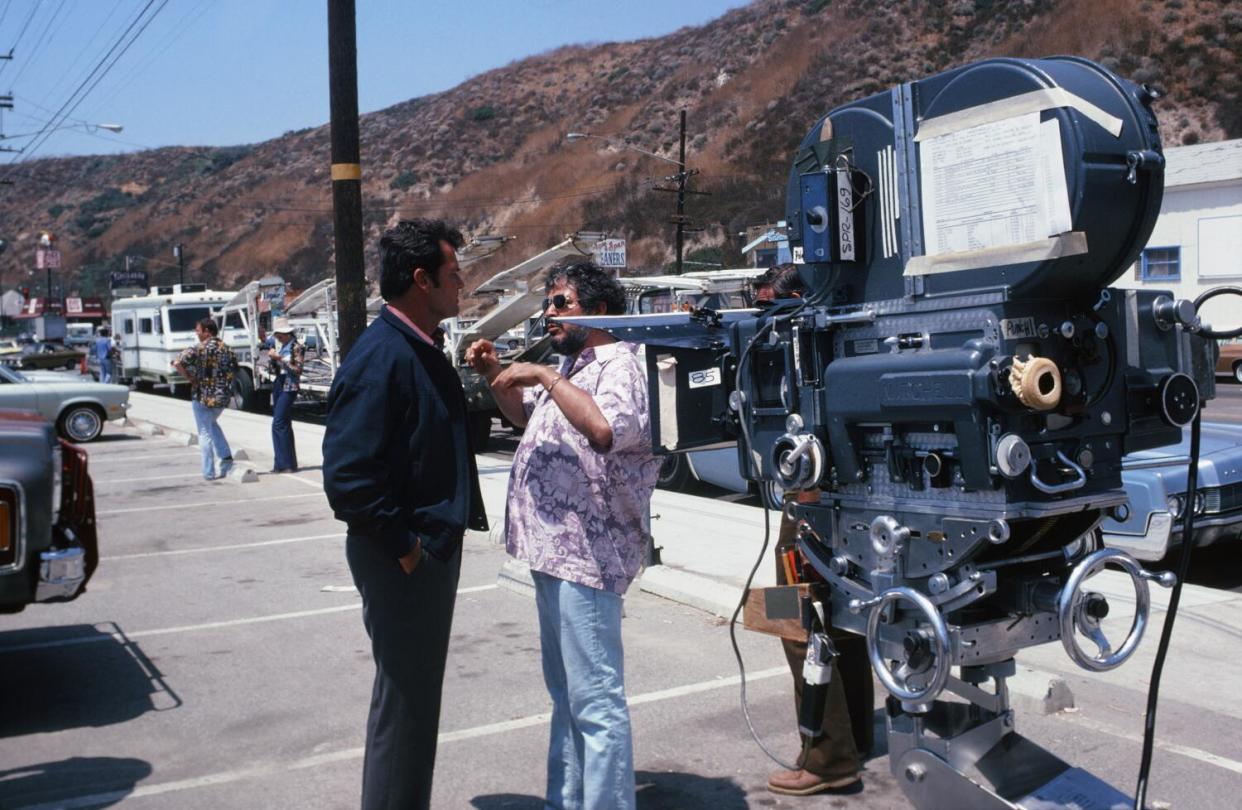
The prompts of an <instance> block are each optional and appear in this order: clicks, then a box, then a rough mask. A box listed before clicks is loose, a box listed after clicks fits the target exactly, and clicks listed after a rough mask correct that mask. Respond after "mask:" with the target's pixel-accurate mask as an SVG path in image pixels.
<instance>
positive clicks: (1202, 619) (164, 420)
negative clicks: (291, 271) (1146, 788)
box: [129, 392, 1242, 718]
mask: <svg viewBox="0 0 1242 810" xmlns="http://www.w3.org/2000/svg"><path fill="white" fill-rule="evenodd" d="M130 402H131V408H130V411H129V418H130V419H131V420H133V421H134V422H136V423H142V422H148V423H152V424H155V425H159V426H161V427H163V428H165V429H171V430H179V431H184V432H187V433H190V434H193V433H194V430H195V428H194V419H193V416H192V415H191V413H190V406H189V403H188V402H185V401H182V400H175V399H170V398H166V397H158V396H152V395H148V394H140V393H137V392H135V393H131V394H130ZM220 425H221V427H222V428H223V429H224V432H225V435H226V436H227V437H228V440H229V442H230V444H231V445H232V446H233V447H234V448H245V450H246V451H247V453H248V454H249V456H250V458H251V459H252V460H253V464H254V466H256V467H257V468H258V469H260V470H263V469H267V468H269V467H270V466H271V458H272V456H271V417H268V416H263V415H259V414H251V413H243V412H240V411H234V410H227V411H225V412H224V415H223V416H221V418H220ZM294 430H295V432H296V434H297V445H298V460H299V461H300V462H301V464H302V466H303V467H317V466H319V465H320V464H322V461H323V457H322V454H321V447H322V444H323V434H324V428H323V427H322V426H319V425H313V424H306V423H302V422H299V423H297V424H296V426H295V428H294ZM477 461H478V466H479V474H480V475H479V477H480V484H481V487H482V490H483V499H484V501H485V502H486V506H487V514H488V520H489V522H490V523H491V525H492V527H493V528H492V537H493V538H498V537H499V531H500V529H499V527H501V526H502V525H503V521H504V513H505V510H504V502H505V493H506V488H507V486H508V480H509V464H508V461H507V460H506V459H502V458H498V457H496V456H491V455H487V454H480V455H479V456H478V457H477ZM651 511H652V521H651V526H652V535H653V536H654V538H655V544H656V545H657V546H659V547H661V548H662V551H661V556H662V559H663V565H660V566H655V567H653V568H650V569H648V570H647V571H645V572H644V573H643V575H642V578H641V579H640V580H639V582H638V586H639V587H640V588H641V589H642V590H644V591H648V592H650V593H653V594H655V595H657V596H661V597H664V598H667V599H670V600H672V601H675V602H678V603H680V604H685V605H690V606H692V607H695V608H698V609H701V610H705V611H707V612H710V613H713V614H715V615H717V616H721V617H724V618H728V617H729V616H731V615H732V613H733V610H734V608H735V607H736V606H737V602H738V599H739V598H740V596H741V593H742V587H743V585H744V584H745V582H746V577H747V575H748V574H749V572H750V569H751V567H752V566H754V564H755V560H756V557H757V556H758V554H759V548H760V545H761V544H762V542H763V510H762V509H760V508H758V507H754V506H744V505H741V504H734V503H728V502H724V501H717V500H711V499H708V498H701V497H696V496H693V495H684V494H680V493H673V492H666V491H663V490H657V491H656V493H655V495H654V496H653V497H652V501H651ZM768 517H769V524H770V526H771V537H770V541H769V546H768V550H767V551H766V552H765V553H764V555H763V560H762V562H761V563H760V565H759V570H758V572H757V574H756V576H755V581H754V585H755V586H758V587H762V586H768V585H772V584H774V579H775V569H774V564H773V562H772V553H771V547H772V544H773V543H775V542H776V533H777V529H778V526H779V516H778V515H777V514H775V513H769V516H768ZM523 574H524V572H522V571H521V570H520V566H518V567H517V570H514V566H513V565H512V564H511V565H507V566H506V569H505V571H502V572H501V574H500V576H501V577H502V578H510V579H516V580H518V581H520V580H521V578H522V576H523ZM526 576H528V575H526ZM1091 583H1092V589H1093V590H1096V591H1099V592H1101V593H1103V594H1104V595H1106V596H1107V597H1108V598H1109V601H1110V602H1111V603H1113V604H1114V609H1115V611H1117V612H1118V615H1122V613H1121V612H1122V611H1126V610H1129V609H1130V606H1132V605H1133V603H1134V597H1133V590H1132V589H1131V587H1130V581H1129V577H1127V576H1125V575H1124V574H1121V573H1119V572H1111V571H1110V572H1105V573H1103V574H1101V575H1099V576H1097V577H1095V578H1093V579H1092V580H1091ZM1169 593H1170V592H1169V591H1167V590H1165V589H1164V588H1160V587H1155V586H1153V587H1152V588H1151V596H1152V611H1151V617H1150V621H1149V624H1148V628H1147V634H1146V636H1145V638H1144V639H1143V642H1142V644H1141V645H1140V646H1139V649H1138V651H1137V652H1136V653H1135V655H1134V657H1133V658H1132V659H1131V660H1130V661H1128V662H1127V663H1126V664H1124V665H1123V666H1121V667H1120V668H1118V669H1116V670H1114V671H1112V672H1104V673H1088V672H1086V671H1084V670H1082V669H1080V668H1079V667H1078V666H1077V665H1076V664H1074V663H1073V662H1072V661H1071V660H1070V659H1069V657H1068V656H1067V655H1066V654H1065V651H1064V650H1063V649H1062V648H1061V645H1060V644H1044V645H1041V646H1039V647H1034V648H1030V649H1027V650H1024V651H1022V652H1021V653H1020V654H1019V656H1018V662H1019V664H1020V667H1019V672H1020V677H1019V678H1015V679H1013V681H1011V684H1010V688H1011V690H1013V692H1014V693H1015V697H1020V696H1022V695H1026V696H1027V697H1028V698H1029V700H1028V701H1027V702H1026V705H1025V706H1019V707H1018V708H1020V709H1022V710H1031V709H1032V708H1033V709H1034V710H1036V711H1039V710H1040V708H1041V707H1042V708H1043V709H1044V710H1047V709H1048V708H1049V707H1048V704H1047V703H1043V702H1042V701H1043V699H1044V696H1045V695H1046V693H1047V692H1048V690H1049V689H1050V688H1053V687H1056V688H1057V689H1064V688H1065V682H1064V681H1063V680H1062V679H1063V678H1072V679H1075V680H1076V679H1077V678H1078V677H1082V678H1090V679H1092V680H1097V681H1098V682H1100V683H1103V684H1108V685H1109V686H1113V687H1117V688H1123V689H1130V690H1138V691H1146V689H1147V678H1148V676H1149V674H1150V672H1151V664H1152V659H1153V658H1154V656H1155V653H1156V646H1157V642H1158V639H1159V636H1160V630H1161V626H1162V624H1163V622H1164V616H1165V608H1166V606H1167V605H1168V600H1169ZM1239 639H1242V594H1237V593H1231V592H1228V591H1219V590H1214V589H1210V588H1204V587H1201V586H1197V585H1187V586H1185V587H1184V588H1183V590H1182V600H1181V607H1180V609H1179V613H1178V619H1177V624H1176V626H1175V629H1174V633H1173V640H1172V645H1171V648H1170V652H1169V656H1168V659H1167V661H1166V665H1165V672H1164V679H1163V680H1164V683H1165V684H1166V685H1171V684H1187V685H1188V684H1193V685H1195V688H1189V689H1179V690H1178V699H1179V700H1180V701H1183V702H1186V703H1190V704H1193V705H1195V706H1198V707H1201V708H1203V709H1208V710H1211V711H1213V712H1218V713H1221V714H1224V715H1228V716H1231V717H1235V718H1242V692H1240V691H1239V690H1237V689H1236V688H1233V680H1234V679H1233V677H1232V676H1231V675H1230V673H1231V672H1232V671H1233V666H1232V665H1233V663H1234V661H1233V659H1234V658H1235V657H1236V656H1235V653H1236V651H1237V649H1238V643H1239V642H1238V640H1239ZM1110 640H1111V641H1113V643H1114V644H1119V643H1120V642H1121V639H1120V638H1117V639H1110ZM1070 700H1071V701H1072V698H1070ZM1031 701H1034V703H1032V702H1031ZM1061 702H1062V703H1063V702H1064V700H1063V698H1062V699H1061ZM1053 708H1055V707H1053Z"/></svg>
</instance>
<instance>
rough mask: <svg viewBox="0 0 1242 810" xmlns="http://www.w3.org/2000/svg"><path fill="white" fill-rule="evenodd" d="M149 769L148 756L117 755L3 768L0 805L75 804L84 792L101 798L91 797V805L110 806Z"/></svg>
mask: <svg viewBox="0 0 1242 810" xmlns="http://www.w3.org/2000/svg"><path fill="white" fill-rule="evenodd" d="M150 773H152V767H150V763H148V762H147V760H144V759H128V758H127V759H120V758H116V757H71V758H70V759H62V760H60V762H55V763H42V764H40V765H27V767H25V768H12V769H10V770H0V806H4V808H22V806H26V805H35V804H39V805H47V804H60V803H65V804H66V805H72V804H73V800H75V799H77V798H81V796H92V799H98V801H92V803H91V806H92V808H111V806H112V805H114V804H117V803H118V801H120V800H122V799H124V798H125V796H128V795H129V794H130V793H133V790H134V785H135V784H137V783H138V781H140V780H143V779H145V778H147V776H149V775H150Z"/></svg>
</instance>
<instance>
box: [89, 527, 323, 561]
mask: <svg viewBox="0 0 1242 810" xmlns="http://www.w3.org/2000/svg"><path fill="white" fill-rule="evenodd" d="M344 536H345V533H344V532H337V533H336V534H312V535H309V536H307V537H286V538H283V539H281V540H260V541H258V542H256V543H234V544H233V545H228V546H197V547H195V548H176V549H171V550H169V551H143V552H139V553H137V554H114V555H111V556H108V557H100V558H99V559H100V560H101V561H106V562H112V561H113V560H137V559H141V558H144V557H170V556H172V555H174V554H208V553H210V552H212V551H236V550H237V549H244V548H262V547H264V546H282V545H284V544H285V543H305V542H308V541H311V540H332V539H335V538H338V537H344Z"/></svg>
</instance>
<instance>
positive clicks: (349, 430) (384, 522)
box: [278, 220, 487, 809]
mask: <svg viewBox="0 0 1242 810" xmlns="http://www.w3.org/2000/svg"><path fill="white" fill-rule="evenodd" d="M461 244H462V238H461V234H460V233H459V232H458V231H457V230H455V229H453V228H449V227H448V226H447V225H445V224H444V223H443V222H440V221H429V220H410V221H403V222H399V223H398V224H397V226H396V227H395V228H392V229H390V230H388V231H387V232H385V234H384V235H383V237H382V238H381V239H380V245H379V253H380V294H381V295H383V297H384V300H385V301H386V302H387V305H386V306H385V307H384V308H383V310H382V311H381V312H380V316H379V318H378V319H377V320H375V321H374V322H373V323H372V324H371V325H370V326H368V327H367V328H366V331H364V332H363V333H362V336H361V337H360V338H359V339H358V342H357V343H355V344H354V347H353V349H352V350H351V351H350V352H349V355H348V356H347V357H346V358H345V362H344V363H342V364H341V367H340V370H339V371H338V372H337V374H336V379H334V380H333V382H332V390H331V392H330V393H329V394H328V422H327V428H326V430H325V433H324V439H323V472H324V491H325V492H326V493H327V496H328V503H329V504H331V506H332V509H333V511H334V512H335V513H336V517H337V519H338V520H343V521H345V522H346V523H347V524H348V525H349V531H348V534H347V535H346V539H345V556H346V559H347V560H348V561H349V570H350V572H351V573H352V574H353V577H354V584H356V585H357V586H358V592H359V594H361V596H362V622H363V625H364V626H365V627H366V630H367V634H368V635H369V636H370V637H371V653H372V655H373V656H374V657H375V683H374V686H373V687H372V692H371V714H370V716H369V717H368V719H367V737H366V752H365V757H364V759H363V763H362V806H363V808H367V809H369V808H376V809H378V808H389V807H394V808H395V807H400V808H427V807H429V806H430V805H431V778H432V769H433V767H434V765H435V757H436V737H437V734H438V731H439V723H440V695H441V691H442V688H443V685H444V665H445V659H446V658H447V656H448V644H449V632H450V629H451V625H452V621H453V603H454V601H455V599H456V596H457V578H458V574H459V573H460V571H461V545H462V535H463V534H464V532H465V530H466V528H467V527H469V528H471V529H478V530H485V529H486V528H487V515H486V513H485V512H484V510H483V497H482V494H481V492H480V490H479V474H478V470H477V468H476V467H475V460H474V451H473V449H472V448H471V446H470V431H469V430H467V427H466V398H465V394H464V393H463V392H462V388H461V379H460V378H459V377H458V376H457V371H456V370H455V369H454V368H453V366H452V364H451V363H450V362H449V361H448V359H447V358H445V356H444V353H443V352H442V351H440V349H438V348H437V347H436V346H435V345H434V344H433V342H432V339H431V337H430V335H431V333H432V332H433V331H434V330H435V328H436V324H438V323H439V322H440V321H441V320H442V319H444V318H448V317H452V316H453V315H456V314H457V309H458V303H457V296H458V293H459V292H460V291H461V288H462V281H461V275H460V269H459V268H458V265H457V254H456V252H455V248H458V247H461ZM278 328H279V327H278Z"/></svg>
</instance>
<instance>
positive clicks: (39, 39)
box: [9, 0, 65, 87]
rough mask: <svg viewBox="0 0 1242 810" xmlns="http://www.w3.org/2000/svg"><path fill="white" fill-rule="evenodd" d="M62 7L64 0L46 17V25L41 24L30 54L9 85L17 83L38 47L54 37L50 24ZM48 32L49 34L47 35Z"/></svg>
mask: <svg viewBox="0 0 1242 810" xmlns="http://www.w3.org/2000/svg"><path fill="white" fill-rule="evenodd" d="M64 8H65V0H60V5H58V6H57V7H56V10H55V11H53V12H52V16H51V17H49V18H48V20H47V25H45V26H43V31H42V32H40V33H39V35H38V36H37V37H35V44H34V45H32V46H30V56H29V57H27V58H24V59H23V60H22V66H21V69H20V70H18V71H17V75H16V76H14V77H13V80H12V81H11V82H9V86H10V87H11V86H13V85H15V84H17V83H18V82H19V81H20V80H21V78H22V75H23V74H25V72H26V70H27V69H28V68H29V67H30V65H31V64H33V63H34V62H35V61H36V60H37V59H38V57H39V52H40V49H41V48H43V46H44V45H46V44H48V43H50V42H51V40H52V39H54V38H55V37H56V32H55V31H53V28H52V26H53V25H55V24H56V18H57V17H59V16H60V12H62V11H63V10H64ZM57 30H59V29H57ZM49 33H50V34H51V36H49Z"/></svg>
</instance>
